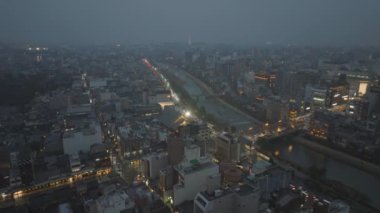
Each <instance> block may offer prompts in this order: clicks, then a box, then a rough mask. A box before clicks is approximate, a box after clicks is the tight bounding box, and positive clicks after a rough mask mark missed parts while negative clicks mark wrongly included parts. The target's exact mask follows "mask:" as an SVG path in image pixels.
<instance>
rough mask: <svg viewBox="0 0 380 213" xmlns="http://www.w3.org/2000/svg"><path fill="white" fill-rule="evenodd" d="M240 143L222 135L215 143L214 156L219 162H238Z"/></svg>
mask: <svg viewBox="0 0 380 213" xmlns="http://www.w3.org/2000/svg"><path fill="white" fill-rule="evenodd" d="M240 152H241V151H240V142H239V141H238V140H237V138H236V137H234V136H233V135H231V134H228V133H222V134H220V135H219V136H218V137H217V138H216V141H215V156H216V158H217V159H218V160H220V161H233V162H237V161H239V160H240Z"/></svg>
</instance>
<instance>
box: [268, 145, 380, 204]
mask: <svg viewBox="0 0 380 213" xmlns="http://www.w3.org/2000/svg"><path fill="white" fill-rule="evenodd" d="M273 143H275V144H273V146H271V147H270V148H269V146H268V147H266V148H265V149H266V151H270V152H272V154H273V155H277V156H279V157H280V158H281V159H284V160H287V161H289V162H291V163H293V164H295V165H297V166H300V167H302V168H304V169H307V168H309V167H310V166H312V165H314V166H317V167H318V168H325V169H326V173H325V177H326V178H327V179H329V180H335V181H339V182H341V183H343V184H345V185H347V186H350V187H351V188H353V189H355V190H356V191H358V192H360V193H361V194H364V195H366V196H367V197H368V199H369V200H370V204H371V205H372V206H374V207H376V208H379V209H380V178H378V177H376V176H375V175H372V174H370V173H368V172H365V171H362V170H360V169H358V168H355V167H353V166H350V165H348V164H346V163H344V162H341V161H338V160H335V159H333V158H331V157H329V156H327V155H325V154H322V153H319V152H316V151H314V150H312V149H311V148H309V147H307V146H304V145H302V144H299V143H296V142H292V141H280V142H273Z"/></svg>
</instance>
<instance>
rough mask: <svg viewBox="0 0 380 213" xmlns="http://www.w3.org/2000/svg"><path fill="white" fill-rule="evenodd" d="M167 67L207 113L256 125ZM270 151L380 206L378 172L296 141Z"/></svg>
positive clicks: (242, 126)
mask: <svg viewBox="0 0 380 213" xmlns="http://www.w3.org/2000/svg"><path fill="white" fill-rule="evenodd" d="M160 66H162V64H161V65H160ZM163 67H165V68H166V70H167V71H169V72H172V73H173V74H175V75H176V76H177V77H178V78H179V79H181V80H182V81H183V88H184V89H185V90H186V91H187V92H188V93H189V94H190V95H191V96H192V97H196V98H197V99H198V104H199V105H200V106H203V107H205V109H206V112H207V113H212V114H213V115H214V116H215V118H216V119H220V120H222V121H224V122H226V123H229V124H231V125H234V126H235V127H237V128H238V129H247V128H249V127H251V126H253V125H254V124H253V123H254V120H253V119H252V118H250V117H248V116H244V115H242V114H241V113H238V112H236V111H235V110H233V109H231V108H230V107H228V106H226V105H225V104H223V103H221V101H220V100H218V99H217V98H215V97H209V92H208V91H205V90H204V89H202V88H201V87H200V86H199V85H198V84H197V83H196V82H194V80H193V79H192V78H191V76H189V74H188V73H187V72H185V71H184V70H182V69H178V68H174V67H172V66H170V67H169V66H168V65H163ZM269 151H271V152H272V153H273V154H274V155H279V156H280V157H281V158H283V159H285V160H287V161H290V162H292V163H293V164H295V165H297V166H300V167H302V168H305V169H307V168H309V167H310V166H312V165H316V166H318V167H319V168H325V169H326V173H325V177H326V178H327V179H329V180H335V181H339V182H341V183H343V184H345V185H347V186H350V187H351V188H353V189H355V190H356V191H358V192H360V193H362V194H364V195H366V196H367V197H368V199H369V201H370V204H371V205H372V206H374V207H375V208H378V209H380V178H378V177H376V176H375V175H371V174H370V173H367V172H364V171H362V170H360V169H357V168H356V167H353V166H351V165H349V164H347V163H344V162H341V161H338V160H335V159H333V158H331V157H328V156H327V155H325V154H322V153H319V152H316V151H314V150H312V149H311V148H309V147H306V146H304V145H302V144H299V143H295V142H292V141H284V142H281V143H276V144H274V146H273V147H272V148H271V150H269Z"/></svg>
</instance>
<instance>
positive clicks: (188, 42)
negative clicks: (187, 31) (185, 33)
mask: <svg viewBox="0 0 380 213" xmlns="http://www.w3.org/2000/svg"><path fill="white" fill-rule="evenodd" d="M187 44H188V45H189V47H191V35H189V39H188V41H187Z"/></svg>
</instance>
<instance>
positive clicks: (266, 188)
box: [248, 166, 293, 199]
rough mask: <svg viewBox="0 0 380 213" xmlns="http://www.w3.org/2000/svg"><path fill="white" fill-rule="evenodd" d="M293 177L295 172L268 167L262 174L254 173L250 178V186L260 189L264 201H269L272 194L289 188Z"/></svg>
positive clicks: (277, 167)
mask: <svg viewBox="0 0 380 213" xmlns="http://www.w3.org/2000/svg"><path fill="white" fill-rule="evenodd" d="M292 177H293V170H291V169H283V168H281V167H279V166H272V167H267V169H266V170H265V171H262V172H261V173H255V172H254V173H253V175H252V176H250V177H249V178H248V180H249V183H248V184H250V185H252V186H253V187H259V188H260V190H261V197H262V198H263V199H269V198H270V195H271V193H272V192H274V191H277V190H281V189H286V188H288V187H289V184H290V180H291V179H292Z"/></svg>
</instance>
